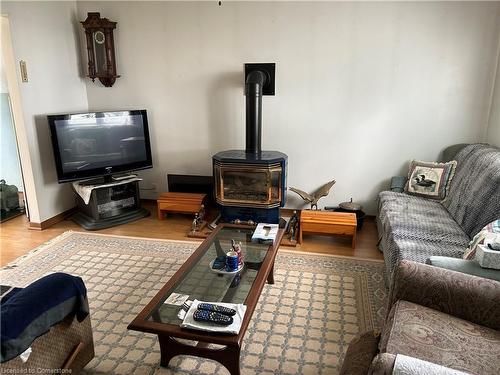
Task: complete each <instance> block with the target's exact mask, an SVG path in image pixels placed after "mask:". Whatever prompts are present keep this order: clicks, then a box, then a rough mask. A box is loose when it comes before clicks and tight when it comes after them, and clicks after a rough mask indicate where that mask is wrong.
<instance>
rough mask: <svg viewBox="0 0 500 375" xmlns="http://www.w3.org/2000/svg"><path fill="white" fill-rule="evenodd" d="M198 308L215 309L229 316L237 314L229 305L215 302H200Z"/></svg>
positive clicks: (214, 310)
mask: <svg viewBox="0 0 500 375" xmlns="http://www.w3.org/2000/svg"><path fill="white" fill-rule="evenodd" d="M197 308H198V309H199V310H206V311H213V312H216V313H220V314H224V315H228V316H233V315H234V314H236V310H233V309H230V308H229V307H224V306H219V305H214V304H213V303H200V304H199V305H198V306H197Z"/></svg>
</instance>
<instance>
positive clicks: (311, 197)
mask: <svg viewBox="0 0 500 375" xmlns="http://www.w3.org/2000/svg"><path fill="white" fill-rule="evenodd" d="M334 184H335V180H331V181H330V182H327V183H326V184H324V185H323V186H321V187H320V188H319V189H318V190H316V191H315V192H314V193H312V194H308V193H306V192H305V191H302V190H300V189H296V188H293V187H290V188H289V189H290V190H291V191H293V192H294V193H297V194H298V195H300V197H301V198H302V199H303V200H304V202H306V203H309V204H310V205H311V210H312V209H315V210H317V209H318V201H319V199H320V198H322V197H326V196H327V195H328V193H330V189H331V188H332V186H333V185H334Z"/></svg>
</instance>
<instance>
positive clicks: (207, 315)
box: [193, 310, 233, 326]
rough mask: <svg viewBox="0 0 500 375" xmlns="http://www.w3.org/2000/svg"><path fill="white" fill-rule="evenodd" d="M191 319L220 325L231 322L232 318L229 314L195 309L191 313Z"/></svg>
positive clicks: (226, 324)
mask: <svg viewBox="0 0 500 375" xmlns="http://www.w3.org/2000/svg"><path fill="white" fill-rule="evenodd" d="M193 319H194V320H196V321H197V322H209V323H215V324H219V325H221V326H228V325H230V324H231V323H232V322H233V318H231V317H230V316H227V315H223V314H219V313H216V312H213V311H207V310H196V311H195V312H194V314H193Z"/></svg>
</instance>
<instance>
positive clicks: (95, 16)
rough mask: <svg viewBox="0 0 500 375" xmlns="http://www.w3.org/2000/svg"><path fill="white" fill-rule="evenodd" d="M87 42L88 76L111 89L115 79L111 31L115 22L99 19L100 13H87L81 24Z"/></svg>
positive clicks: (114, 26)
mask: <svg viewBox="0 0 500 375" xmlns="http://www.w3.org/2000/svg"><path fill="white" fill-rule="evenodd" d="M81 24H82V25H83V28H84V29H85V36H86V40H87V56H88V62H89V74H88V76H89V77H90V78H92V81H95V79H96V78H98V79H99V81H100V82H101V83H102V84H103V85H104V86H106V87H111V86H113V84H114V83H115V80H116V78H118V77H120V76H119V75H117V74H116V59H115V42H114V39H113V30H114V29H115V28H116V22H112V21H110V20H108V19H107V18H101V15H100V13H98V12H90V13H87V19H86V20H85V21H83V22H81Z"/></svg>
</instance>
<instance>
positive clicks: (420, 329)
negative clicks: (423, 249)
mask: <svg viewBox="0 0 500 375" xmlns="http://www.w3.org/2000/svg"><path fill="white" fill-rule="evenodd" d="M392 280H393V282H392V287H391V292H390V295H389V305H388V306H389V308H388V313H387V316H386V321H385V324H384V328H383V330H382V332H365V333H363V334H361V335H359V336H358V337H356V338H355V339H354V340H353V341H352V342H351V344H350V345H349V347H348V349H347V353H346V356H345V358H344V362H343V364H342V368H341V371H340V374H342V375H347V374H349V375H366V374H374V375H379V374H392V373H393V370H394V369H395V366H396V364H395V363H396V359H397V356H401V355H404V356H409V357H412V358H416V359H418V360H423V361H427V362H430V363H431V364H436V365H441V366H445V367H447V368H449V369H454V370H458V371H463V372H465V373H469V374H478V375H493V374H495V375H496V374H498V370H499V369H500V282H498V281H495V280H490V279H485V278H481V277H477V276H472V275H468V274H464V273H461V272H456V271H451V270H448V269H444V268H438V267H433V266H430V265H426V264H420V263H416V262H412V261H408V260H403V261H401V262H400V263H399V264H398V266H397V267H395V269H394V277H393V279H392ZM399 373H405V374H406V373H408V372H399ZM416 373H417V374H431V373H432V374H435V373H436V372H431V371H422V370H421V371H419V372H416ZM442 373H444V372H442ZM439 374H441V372H440V373H439Z"/></svg>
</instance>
